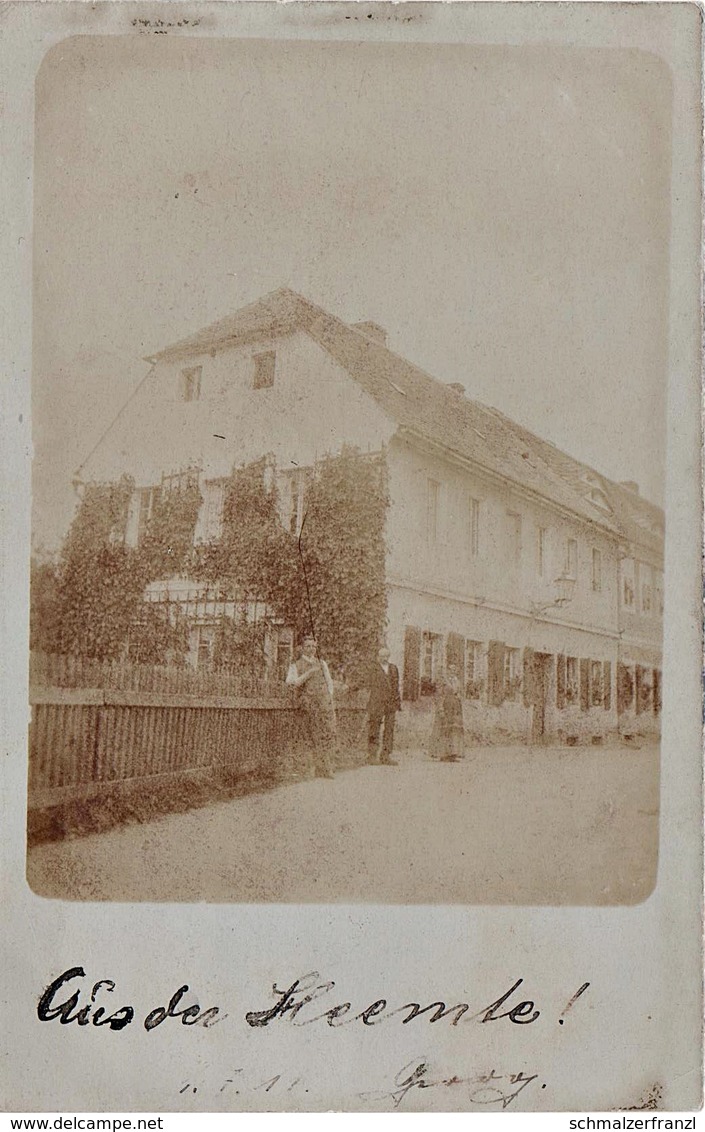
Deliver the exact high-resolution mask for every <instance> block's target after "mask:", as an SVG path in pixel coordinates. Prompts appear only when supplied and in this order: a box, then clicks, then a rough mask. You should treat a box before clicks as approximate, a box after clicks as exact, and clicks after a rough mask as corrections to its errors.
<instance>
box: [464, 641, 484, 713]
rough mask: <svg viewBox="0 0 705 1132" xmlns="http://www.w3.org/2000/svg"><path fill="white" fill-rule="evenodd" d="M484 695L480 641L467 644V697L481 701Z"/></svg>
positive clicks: (467, 642)
mask: <svg viewBox="0 0 705 1132" xmlns="http://www.w3.org/2000/svg"><path fill="white" fill-rule="evenodd" d="M481 693H482V645H481V644H480V642H479V641H466V642H465V695H466V697H467V699H469V700H479V698H480V695H481Z"/></svg>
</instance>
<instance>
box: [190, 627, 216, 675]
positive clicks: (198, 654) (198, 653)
mask: <svg viewBox="0 0 705 1132" xmlns="http://www.w3.org/2000/svg"><path fill="white" fill-rule="evenodd" d="M215 640H216V626H215V625H194V626H193V628H192V629H191V632H190V634H189V651H190V653H191V664H192V665H193V666H194V668H206V669H208V668H210V667H211V665H212V663H213V655H214V652H215Z"/></svg>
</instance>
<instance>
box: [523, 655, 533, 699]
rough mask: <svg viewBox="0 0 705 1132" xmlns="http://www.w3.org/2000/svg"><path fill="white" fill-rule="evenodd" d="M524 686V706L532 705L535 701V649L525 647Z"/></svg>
mask: <svg viewBox="0 0 705 1132" xmlns="http://www.w3.org/2000/svg"><path fill="white" fill-rule="evenodd" d="M522 687H523V690H524V707H531V705H532V704H533V702H534V698H535V696H534V650H533V649H530V648H525V649H524V678H523V680H522Z"/></svg>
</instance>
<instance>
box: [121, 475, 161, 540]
mask: <svg viewBox="0 0 705 1132" xmlns="http://www.w3.org/2000/svg"><path fill="white" fill-rule="evenodd" d="M156 490H157V489H156V488H152V487H143V488H138V489H137V491H133V493H132V497H131V498H130V503H129V506H128V510H127V529H126V531H125V542H126V544H127V545H128V546H132V547H135V546H139V545H140V543H141V542H142V539H143V538H144V536H145V534H146V531H147V525H148V523H149V520H150V518H151V517H152V505H153V502H154V493H155V491H156Z"/></svg>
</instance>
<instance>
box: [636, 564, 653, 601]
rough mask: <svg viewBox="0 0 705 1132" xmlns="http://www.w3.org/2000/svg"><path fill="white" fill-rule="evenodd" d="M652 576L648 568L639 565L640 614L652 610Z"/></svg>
mask: <svg viewBox="0 0 705 1132" xmlns="http://www.w3.org/2000/svg"><path fill="white" fill-rule="evenodd" d="M652 582H653V576H652V570H651V567H650V566H647V565H645V563H643V562H640V563H639V584H640V587H641V612H642V613H651V612H652V609H653V585H652Z"/></svg>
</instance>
